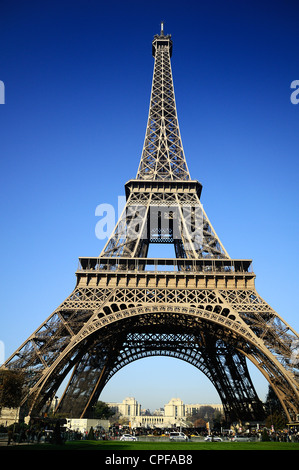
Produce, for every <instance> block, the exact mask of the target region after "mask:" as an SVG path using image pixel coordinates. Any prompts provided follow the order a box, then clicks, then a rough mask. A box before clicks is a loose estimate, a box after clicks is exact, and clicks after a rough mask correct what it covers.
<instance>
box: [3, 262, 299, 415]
mask: <svg viewBox="0 0 299 470" xmlns="http://www.w3.org/2000/svg"><path fill="white" fill-rule="evenodd" d="M97 260H98V262H99V263H100V264H99V266H100V268H99V269H95V266H96V265H95V259H91V260H90V264H89V265H88V262H87V261H88V260H85V261H86V262H83V260H82V265H84V266H86V269H83V268H82V265H81V267H80V269H79V270H78V271H77V277H78V282H77V287H76V289H75V290H74V292H73V293H72V294H71V295H70V296H69V297H68V298H67V299H66V301H65V302H64V303H63V304H61V306H60V307H59V308H58V309H57V310H56V311H55V312H54V313H53V314H52V315H51V316H50V317H49V318H48V319H47V321H46V322H45V323H44V324H43V325H42V326H41V327H40V328H39V329H37V330H36V332H35V333H34V334H33V335H32V336H31V337H30V338H29V339H28V340H27V341H26V342H25V343H24V345H22V347H21V348H20V349H19V350H18V351H17V352H16V353H15V354H14V355H13V356H12V357H11V358H10V359H9V360H8V361H7V362H6V363H5V367H7V368H12V369H22V370H26V369H27V370H28V371H30V381H31V382H30V387H31V388H30V391H28V390H26V397H27V396H28V394H29V395H30V394H32V396H35V393H37V394H38V395H37V396H36V399H35V400H36V401H35V404H36V407H37V408H40V407H42V406H43V405H44V404H45V400H46V399H47V400H49V399H50V394H51V393H54V390H55V389H56V387H57V386H58V384H60V383H61V382H62V380H63V379H64V378H65V376H66V374H67V373H68V372H69V370H70V369H71V367H73V366H74V365H75V364H77V363H78V362H79V360H80V358H82V357H84V354H86V353H87V351H88V348H89V344H91V342H92V341H93V339H92V338H94V337H95V335H98V334H100V331H101V330H102V329H105V328H106V329H107V327H108V329H109V331H110V339H111V341H112V339H113V336H114V333H115V331H116V330H115V328H116V327H117V325H118V322H124V323H123V324H124V325H125V322H126V320H128V321H129V319H131V318H132V317H136V318H138V321H139V322H141V323H142V318H143V316H146V315H149V314H151V315H152V318H154V315H157V314H160V315H166V314H167V315H169V314H171V315H181V316H183V317H184V316H188V317H191V318H192V319H194V321H195V320H196V319H197V320H198V321H200V322H202V321H204V322H205V323H209V324H213V325H214V326H215V328H216V327H217V328H218V327H219V328H220V330H221V332H222V335H223V336H222V338H221V339H222V340H223V341H225V342H226V344H229V345H231V346H232V345H233V347H234V350H235V351H236V353H241V354H243V355H245V356H246V357H248V358H249V359H250V360H251V361H252V362H253V363H254V364H255V365H256V366H257V367H258V369H259V370H260V371H261V372H262V373H263V375H264V376H265V377H266V378H267V380H268V381H269V383H271V385H272V387H273V389H274V390H275V391H276V393H277V394H278V396H279V398H280V400H281V402H282V404H283V406H284V408H285V410H286V413H287V415H288V416H289V417H290V419H291V416H294V415H295V414H296V413H298V403H299V399H298V382H296V380H295V378H294V372H296V371H295V369H294V368H293V367H292V364H291V363H290V358H291V356H292V348H291V345H292V344H293V343H294V341H295V340H298V335H296V333H295V332H293V330H292V329H291V328H290V327H289V326H288V325H287V324H286V323H285V322H283V320H282V319H281V318H280V317H279V316H278V315H277V314H276V313H275V312H274V311H273V310H272V309H271V307H269V305H268V304H267V303H266V302H264V301H263V300H262V299H261V298H260V297H259V296H258V294H257V292H256V291H255V289H254V286H253V284H252V283H253V280H254V277H255V275H254V273H252V272H248V268H246V269H247V271H245V270H244V271H243V272H241V271H239V272H236V270H237V269H241V267H240V266H241V264H240V262H237V261H235V262H234V270H228V269H227V268H228V266H227V265H228V263H229V262H231V263H233V260H230V261H229V260H227V261H225V260H218V261H216V260H215V261H213V262H212V260H210V262H208V261H207V260H201V261H202V263H201V264H200V261H192V263H193V269H192V270H190V271H187V270H186V266H187V264H186V263H188V262H189V261H188V260H185V261H183V260H177V261H178V262H181V263H185V264H184V266H185V269H184V270H182V271H180V270H177V271H175V272H174V273H170V272H169V271H166V272H165V271H152V272H149V271H145V270H143V269H141V270H140V269H139V263H140V264H141V265H142V260H139V262H138V263H137V264H135V265H134V268H133V266H131V270H128V268H127V269H125V270H124V269H123V268H122V264H121V263H120V260H119V261H118V262H119V263H120V264H114V265H110V264H109V263H111V262H112V261H111V260H110V261H109V258H108V259H106V264H105V260H104V259H103V258H97ZM125 261H127V262H131V261H130V259H128V260H122V263H125ZM147 261H148V260H147ZM166 261H167V262H168V263H170V260H165V262H166ZM160 262H161V260H160ZM194 263H197V264H194ZM208 263H210V264H208ZM220 263H222V269H223V271H222V272H221V273H220V272H219V269H220ZM242 263H243V265H244V266H245V265H246V263H245V261H244V260H243V262H242ZM91 265H92V267H91ZM199 266H201V267H202V269H203V271H202V272H199V271H198V270H199ZM206 268H210V269H208V270H206ZM168 269H169V268H168ZM196 269H197V270H196ZM229 284H231V285H234V286H235V287H234V288H228V285H229ZM241 284H242V289H241ZM219 285H221V286H222V288H221V289H219ZM225 286H226V287H225ZM236 286H239V287H238V288H236ZM250 286H251V288H249V287H250ZM87 305H88V306H89V309H87V308H86V307H87ZM281 324H283V325H284V328H283V329H282V328H281ZM266 327H267V328H268V330H269V332H268V334H265V335H264V337H263V338H262V335H261V334H260V332H262V331H264V330H265V328H266ZM220 330H219V331H220ZM45 331H48V332H49V333H50V332H51V335H50V334H46V335H45V334H44V332H45ZM257 334H259V335H260V337H259V336H258V335H257ZM186 357H187V356H186ZM213 361H214V364H216V357H214V358H213ZM109 367H110V368H111V367H112V366H109ZM213 367H215V365H214V366H213ZM111 370H113V367H112V369H111ZM107 371H108V369H107ZM210 376H211V375H210ZM103 380H104V376H103ZM222 380H225V378H222ZM234 400H236V397H235V396H234ZM237 401H238V400H237ZM237 401H236V402H237ZM227 407H228V409H229V408H230V407H232V405H231V403H230V402H229V399H228V405H227ZM81 412H82V410H81Z"/></svg>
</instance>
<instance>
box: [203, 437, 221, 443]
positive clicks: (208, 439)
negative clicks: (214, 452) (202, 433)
mask: <svg viewBox="0 0 299 470" xmlns="http://www.w3.org/2000/svg"><path fill="white" fill-rule="evenodd" d="M205 441H214V442H222V439H221V437H218V436H207V437H205Z"/></svg>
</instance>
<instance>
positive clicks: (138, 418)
mask: <svg viewBox="0 0 299 470" xmlns="http://www.w3.org/2000/svg"><path fill="white" fill-rule="evenodd" d="M107 405H108V406H109V407H110V408H111V409H112V410H115V411H116V412H118V413H120V414H121V415H122V416H123V417H125V418H128V420H129V423H130V426H131V428H139V427H145V428H146V427H148V428H173V427H180V426H182V427H184V426H187V421H188V417H189V416H192V415H194V414H195V413H197V412H198V411H199V409H200V408H201V407H205V406H210V407H212V408H214V409H215V410H217V411H219V412H221V413H223V406H222V405H219V404H215V405H214V404H213V405H210V404H207V405H205V404H195V405H185V404H184V403H183V401H182V400H181V399H180V398H172V399H171V400H170V401H169V402H168V403H167V404H166V405H164V410H163V409H161V408H160V409H159V410H156V411H155V412H154V413H153V414H151V415H148V414H143V413H142V412H141V405H139V404H138V402H137V401H136V400H135V398H132V397H131V398H125V399H124V400H123V402H122V403H107Z"/></svg>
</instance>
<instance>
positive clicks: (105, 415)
mask: <svg viewBox="0 0 299 470" xmlns="http://www.w3.org/2000/svg"><path fill="white" fill-rule="evenodd" d="M93 411H94V417H95V418H98V419H109V418H111V416H113V415H114V411H112V410H111V408H109V406H108V405H107V404H106V403H105V402H103V401H100V400H99V401H98V402H97V404H96V405H95V406H94V408H93Z"/></svg>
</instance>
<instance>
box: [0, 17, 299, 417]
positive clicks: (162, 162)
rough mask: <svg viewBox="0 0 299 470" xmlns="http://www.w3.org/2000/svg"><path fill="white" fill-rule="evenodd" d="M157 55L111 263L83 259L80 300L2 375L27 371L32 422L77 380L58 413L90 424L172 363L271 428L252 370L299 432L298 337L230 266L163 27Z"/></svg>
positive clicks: (231, 410) (111, 243)
mask: <svg viewBox="0 0 299 470" xmlns="http://www.w3.org/2000/svg"><path fill="white" fill-rule="evenodd" d="M152 54H153V57H154V73H153V81H152V90H151V98H150V107H149V115H148V122H147V128H146V134H145V140H144V146H143V150H142V155H141V160H140V164H139V168H138V172H137V175H136V178H135V179H132V180H130V181H128V182H127V183H126V184H125V194H126V205H125V208H124V210H123V212H122V214H121V216H120V218H119V220H118V222H117V224H116V226H115V229H114V231H113V232H112V234H111V236H110V238H109V239H108V241H107V243H106V245H105V246H104V248H103V250H102V253H101V254H100V256H98V257H84V258H79V266H78V270H77V272H76V281H77V282H76V286H75V288H74V290H73V292H72V293H71V294H70V295H69V297H68V298H67V299H66V300H65V301H64V302H63V303H62V304H61V305H60V306H59V307H58V308H57V309H56V310H55V311H54V312H53V313H52V314H51V315H50V316H49V317H48V318H47V319H46V320H45V321H44V322H43V323H42V325H41V326H40V327H39V328H37V329H36V330H35V331H34V332H33V333H32V335H31V336H30V337H29V338H28V339H27V340H26V341H25V342H24V343H23V344H22V345H21V346H20V347H19V348H18V349H17V350H16V351H15V352H14V354H12V356H11V357H10V358H8V360H7V361H6V362H5V363H4V365H3V366H2V369H4V370H5V369H9V370H11V371H16V372H18V371H22V372H23V374H24V377H25V378H24V387H23V401H22V406H21V410H23V414H24V415H25V414H27V415H28V416H37V415H39V414H41V413H44V412H45V411H46V410H47V408H48V406H49V403H50V402H51V400H52V398H53V396H54V395H55V393H56V391H57V390H58V388H59V387H60V386H61V384H62V383H65V381H66V378H67V377H69V380H68V383H67V385H66V387H65V391H64V393H63V395H62V397H61V399H60V402H59V404H58V408H57V411H59V412H61V413H65V414H66V415H69V416H72V417H77V418H79V417H81V418H82V417H88V416H91V411H92V407H93V406H94V405H95V403H96V402H97V400H98V398H99V396H100V394H101V391H102V390H103V388H104V387H105V385H106V384H107V383H108V381H109V380H110V379H111V377H112V376H113V375H114V374H115V373H116V372H117V371H119V370H120V369H121V368H122V367H124V366H126V365H127V364H129V363H131V362H132V361H135V360H138V359H142V358H144V357H149V356H168V357H173V358H177V359H181V360H183V361H186V362H188V363H190V364H192V365H194V366H195V367H196V368H197V369H199V370H200V371H201V372H203V373H204V374H205V375H206V376H207V377H208V378H209V379H210V381H211V382H212V384H213V385H214V386H215V388H216V390H217V392H218V394H219V396H220V398H221V401H222V404H223V408H224V412H225V416H226V419H227V420H229V421H234V420H241V421H244V420H259V419H263V418H264V407H263V404H262V402H261V401H260V399H259V397H258V395H257V393H256V390H255V388H254V385H253V382H252V380H251V377H250V374H249V371H248V367H247V360H249V361H251V362H252V363H253V364H254V365H255V366H256V367H257V368H258V369H259V371H260V372H261V373H262V374H263V375H264V377H265V378H266V379H267V380H268V382H269V384H270V385H271V387H272V389H273V390H274V392H275V393H276V395H277V397H278V398H279V400H280V402H281V404H282V406H283V409H284V411H285V413H286V416H287V418H288V420H289V421H290V422H292V421H293V422H294V420H296V419H298V413H299V384H298V354H297V352H298V346H299V337H298V334H297V333H296V332H295V331H294V330H293V329H292V328H291V327H290V326H289V325H288V324H287V322H286V321H285V320H283V318H282V317H280V316H279V315H278V314H277V313H276V312H275V311H274V310H273V309H272V308H271V307H270V306H269V305H268V304H267V303H266V302H265V301H264V300H263V299H262V298H261V297H260V296H259V295H258V293H257V291H256V289H255V274H254V272H253V270H252V262H251V260H247V259H232V258H230V256H229V255H228V253H227V252H226V250H225V248H224V246H223V245H222V243H221V241H220V239H219V238H218V236H217V234H216V232H215V230H214V228H213V227H212V224H211V222H210V220H209V219H208V217H207V214H206V213H205V211H204V209H203V206H202V204H201V202H200V196H201V190H202V185H201V184H200V183H199V182H198V181H196V180H192V179H191V177H190V174H189V170H188V167H187V163H186V159H185V155H184V150H183V146H182V140H181V136H180V130H179V124H178V119H177V110H176V102H175V95H174V88H173V79H172V70H171V60H170V59H171V56H172V39H171V36H170V35H167V34H164V26H163V23H162V24H161V31H160V34H158V35H155V36H154V38H153V41H152ZM157 243H163V244H172V245H173V246H174V252H175V258H163V259H161V258H149V257H148V256H147V255H148V249H149V245H150V244H157ZM296 367H297V368H296Z"/></svg>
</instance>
